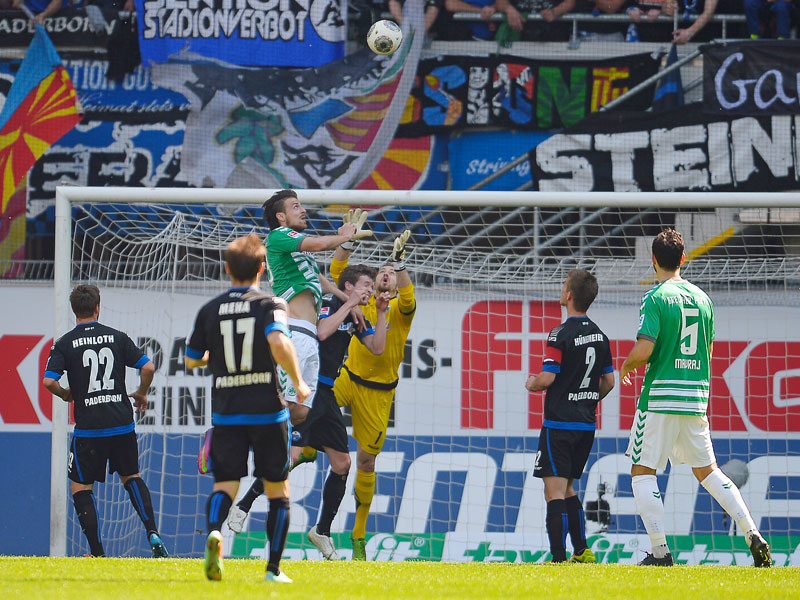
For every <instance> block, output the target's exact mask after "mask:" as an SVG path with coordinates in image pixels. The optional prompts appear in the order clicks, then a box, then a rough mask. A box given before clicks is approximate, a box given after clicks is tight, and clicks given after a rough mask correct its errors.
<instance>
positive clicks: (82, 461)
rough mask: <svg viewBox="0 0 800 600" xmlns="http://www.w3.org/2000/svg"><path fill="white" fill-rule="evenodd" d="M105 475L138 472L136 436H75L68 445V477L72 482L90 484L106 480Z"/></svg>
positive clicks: (128, 434) (130, 434)
mask: <svg viewBox="0 0 800 600" xmlns="http://www.w3.org/2000/svg"><path fill="white" fill-rule="evenodd" d="M106 463H108V473H109V474H112V473H119V476H120V477H127V476H128V475H136V473H138V472H139V446H138V445H137V443H136V433H135V432H133V431H131V432H130V433H124V434H122V435H110V436H108V437H75V436H74V435H73V436H72V442H70V445H69V463H68V465H69V467H68V469H69V471H68V476H69V478H70V479H71V480H72V481H74V482H75V483H85V484H91V483H93V482H95V481H99V482H103V481H105V480H106Z"/></svg>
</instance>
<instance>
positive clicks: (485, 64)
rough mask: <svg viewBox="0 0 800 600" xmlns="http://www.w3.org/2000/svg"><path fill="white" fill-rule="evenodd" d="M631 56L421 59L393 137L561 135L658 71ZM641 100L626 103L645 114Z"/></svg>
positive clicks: (648, 59) (645, 100)
mask: <svg viewBox="0 0 800 600" xmlns="http://www.w3.org/2000/svg"><path fill="white" fill-rule="evenodd" d="M658 64H659V59H658V58H657V57H654V56H653V55H651V54H633V55H629V56H622V57H617V58H612V59H605V60H596V61H592V60H587V61H574V60H573V61H566V60H547V61H544V60H531V59H525V58H519V57H510V56H491V57H475V56H441V57H438V58H430V59H425V60H422V61H420V63H419V67H418V68H417V78H416V81H415V84H414V87H413V88H412V90H411V96H410V97H409V100H408V105H407V107H406V112H405V114H404V115H403V119H402V121H401V122H400V127H399V128H398V135H400V136H417V135H428V134H429V133H432V132H437V131H446V130H449V129H451V128H463V127H504V128H509V129H561V128H563V127H569V126H571V125H574V124H575V123H577V122H578V121H580V120H581V119H583V118H584V117H585V116H586V115H588V114H589V113H592V112H594V111H596V110H598V109H599V108H600V107H602V106H604V105H605V104H608V103H609V102H611V101H612V100H615V99H616V98H618V97H619V96H621V95H622V94H624V93H625V92H627V91H628V90H629V89H631V88H633V87H634V86H636V85H637V84H639V83H641V82H642V81H644V80H645V79H647V78H648V77H650V76H652V75H653V74H655V72H656V71H657V70H658ZM649 104H650V98H649V97H647V95H646V94H639V95H637V96H634V97H632V98H631V99H630V100H628V101H626V102H625V103H624V104H623V107H624V108H627V109H630V110H643V109H645V108H647V107H648V106H649Z"/></svg>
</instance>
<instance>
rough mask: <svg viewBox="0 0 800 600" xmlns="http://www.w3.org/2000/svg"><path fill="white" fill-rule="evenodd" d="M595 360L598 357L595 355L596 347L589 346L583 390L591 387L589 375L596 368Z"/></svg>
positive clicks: (582, 382)
mask: <svg viewBox="0 0 800 600" xmlns="http://www.w3.org/2000/svg"><path fill="white" fill-rule="evenodd" d="M595 360H596V356H595V353H594V346H588V347H587V348H586V373H585V374H584V376H583V381H581V389H583V388H587V387H589V383H590V379H589V375H591V373H592V367H594V361H595Z"/></svg>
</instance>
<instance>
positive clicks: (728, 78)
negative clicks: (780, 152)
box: [702, 40, 800, 116]
mask: <svg viewBox="0 0 800 600" xmlns="http://www.w3.org/2000/svg"><path fill="white" fill-rule="evenodd" d="M702 50H703V110H704V111H705V112H707V113H711V114H714V115H716V116H720V115H726V114H729V115H785V114H798V113H800V102H798V99H800V41H798V40H782V41H777V42H776V41H775V40H769V41H754V42H733V43H726V44H714V45H706V46H703V47H702Z"/></svg>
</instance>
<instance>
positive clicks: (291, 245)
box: [267, 227, 322, 312]
mask: <svg viewBox="0 0 800 600" xmlns="http://www.w3.org/2000/svg"><path fill="white" fill-rule="evenodd" d="M305 237H306V236H305V235H304V234H302V233H300V232H299V231H295V230H294V229H291V228H290V227H278V228H277V229H273V230H272V231H270V232H269V235H268V236H267V270H268V272H269V273H268V274H269V282H270V285H271V286H272V292H273V293H274V294H275V295H276V296H280V297H281V298H283V299H284V300H286V301H287V302H288V301H289V300H291V299H292V298H294V297H295V296H296V295H297V294H299V293H300V292H302V291H304V290H308V291H310V292H311V293H312V294H313V295H314V301H315V302H316V304H317V312H319V309H320V308H321V306H322V286H321V285H320V282H319V266H318V265H317V261H316V260H315V259H314V257H313V256H312V255H311V253H310V252H302V251H301V250H300V244H301V243H302V241H303V239H304V238H305Z"/></svg>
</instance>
